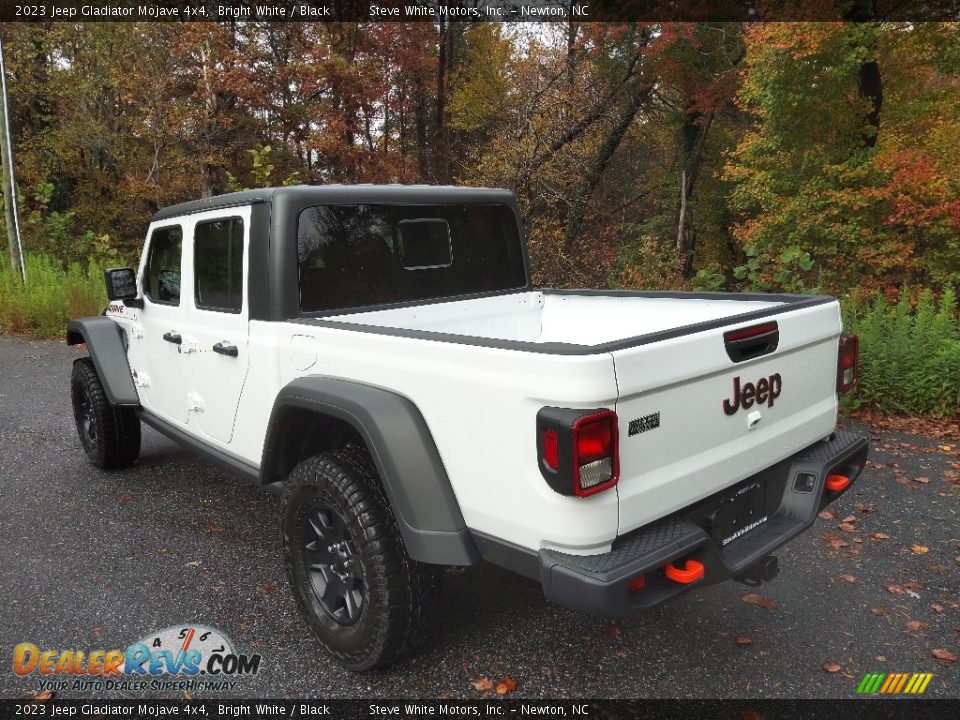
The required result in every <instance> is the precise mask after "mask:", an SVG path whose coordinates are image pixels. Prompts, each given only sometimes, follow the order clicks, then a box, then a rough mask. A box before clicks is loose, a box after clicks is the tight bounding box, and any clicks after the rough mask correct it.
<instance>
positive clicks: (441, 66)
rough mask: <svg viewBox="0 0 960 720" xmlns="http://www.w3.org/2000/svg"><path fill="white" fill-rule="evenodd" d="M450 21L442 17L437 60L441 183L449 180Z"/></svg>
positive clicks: (436, 161) (438, 176) (436, 169)
mask: <svg viewBox="0 0 960 720" xmlns="http://www.w3.org/2000/svg"><path fill="white" fill-rule="evenodd" d="M451 37H452V34H451V30H450V23H449V22H447V21H446V20H444V19H442V18H441V19H440V41H439V46H440V47H439V50H440V56H439V58H438V62H437V108H436V110H437V112H436V134H437V149H436V155H435V156H434V177H435V178H436V180H437V182H438V183H440V184H441V185H445V184H447V183H448V182H449V177H448V172H447V125H446V122H444V120H445V115H446V110H447V107H446V105H447V96H446V94H447V65H448V64H449V62H450V49H451V48H450V41H451Z"/></svg>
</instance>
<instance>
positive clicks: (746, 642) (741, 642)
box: [737, 637, 753, 645]
mask: <svg viewBox="0 0 960 720" xmlns="http://www.w3.org/2000/svg"><path fill="white" fill-rule="evenodd" d="M737 645H753V640H751V639H750V638H748V637H738V638H737Z"/></svg>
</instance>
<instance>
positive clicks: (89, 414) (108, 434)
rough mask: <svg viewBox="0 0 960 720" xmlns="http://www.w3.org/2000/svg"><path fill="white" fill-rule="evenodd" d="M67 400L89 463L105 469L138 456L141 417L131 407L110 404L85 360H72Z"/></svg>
mask: <svg viewBox="0 0 960 720" xmlns="http://www.w3.org/2000/svg"><path fill="white" fill-rule="evenodd" d="M70 397H71V400H72V401H73V418H74V420H75V422H76V424H77V433H78V434H79V435H80V444H81V445H83V450H84V452H86V453H87V457H88V458H90V462H92V463H93V464H94V465H96V466H97V467H98V468H102V469H104V470H108V469H111V468H121V467H126V466H128V465H131V464H132V463H133V462H134V461H135V460H136V459H137V458H138V457H139V456H140V418H138V417H137V413H136V411H134V410H133V409H132V408H118V407H114V406H113V405H111V404H110V401H109V400H107V393H106V391H105V390H104V389H103V383H102V382H101V381H100V376H99V375H97V369H96V367H95V366H94V364H93V361H92V360H91V359H90V358H88V357H85V358H79V359H78V360H74V361H73V373H72V374H71V376H70Z"/></svg>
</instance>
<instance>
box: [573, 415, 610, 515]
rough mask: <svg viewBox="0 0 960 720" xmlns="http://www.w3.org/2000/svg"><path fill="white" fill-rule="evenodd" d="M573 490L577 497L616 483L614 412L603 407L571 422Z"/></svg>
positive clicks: (596, 491) (604, 488) (591, 493)
mask: <svg viewBox="0 0 960 720" xmlns="http://www.w3.org/2000/svg"><path fill="white" fill-rule="evenodd" d="M573 454H574V457H573V470H574V473H573V475H574V477H573V490H574V492H575V493H576V494H577V495H579V496H580V497H586V496H588V495H593V494H594V493H598V492H600V491H601V490H606V489H608V488H611V487H613V486H614V485H616V484H617V476H618V474H619V472H620V460H619V457H618V455H619V453H618V452H617V414H616V413H615V412H613V411H611V410H606V411H604V412H601V413H597V414H595V415H587V416H585V417H582V418H579V419H577V421H576V422H575V423H574V424H573Z"/></svg>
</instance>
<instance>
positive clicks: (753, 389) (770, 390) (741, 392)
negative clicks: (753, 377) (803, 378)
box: [723, 373, 783, 415]
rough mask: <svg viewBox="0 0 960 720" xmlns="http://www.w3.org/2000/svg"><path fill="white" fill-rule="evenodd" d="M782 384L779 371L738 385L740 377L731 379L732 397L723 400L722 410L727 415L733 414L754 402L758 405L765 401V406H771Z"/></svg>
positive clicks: (778, 395) (778, 394)
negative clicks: (755, 380) (755, 382)
mask: <svg viewBox="0 0 960 720" xmlns="http://www.w3.org/2000/svg"><path fill="white" fill-rule="evenodd" d="M782 386H783V384H782V382H781V380H780V373H774V374H773V375H771V376H770V377H768V378H760V379H759V380H757V384H756V385H754V384H753V383H751V382H748V383H746V384H745V385H744V386H743V387H740V377H739V376H737V377H735V378H734V379H733V397H732V398H730V399H729V400H724V401H723V411H724V412H725V413H726V414H727V415H733V414H735V413H736V412H737V410H739V409H740V408H743V409H744V410H746V409H747V408H750V407H752V406H753V403H754V402H756V403H757V404H758V405H759V404H761V403H766V404H767V407H773V401H774V400H776V399H777V398H778V397H780V388H781V387H782Z"/></svg>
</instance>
